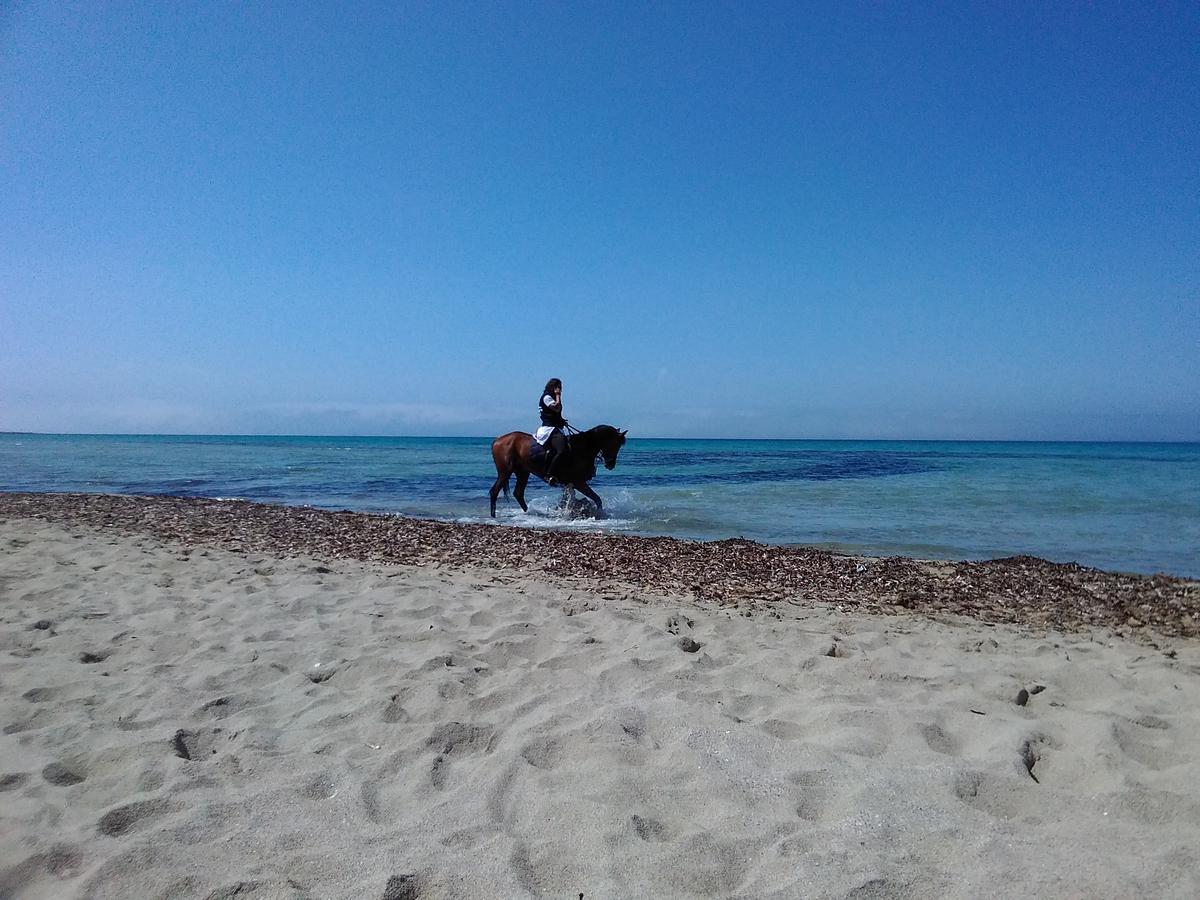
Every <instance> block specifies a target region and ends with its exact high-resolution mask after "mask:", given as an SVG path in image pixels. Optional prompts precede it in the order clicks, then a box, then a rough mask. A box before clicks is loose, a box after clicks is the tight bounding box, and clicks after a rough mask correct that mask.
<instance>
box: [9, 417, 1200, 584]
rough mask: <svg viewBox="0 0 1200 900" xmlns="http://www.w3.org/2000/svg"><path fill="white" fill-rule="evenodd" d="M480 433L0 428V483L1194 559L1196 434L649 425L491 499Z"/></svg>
mask: <svg viewBox="0 0 1200 900" xmlns="http://www.w3.org/2000/svg"><path fill="white" fill-rule="evenodd" d="M490 445H491V439H490V438H487V437H481V438H459V437H455V438H428V437H300V436H286V437H261V436H256V437H244V436H241V437H240V436H213V435H205V436H199V435H42V434H11V433H10V434H0V490H5V491H87V492H99V493H115V494H169V495H174V496H180V497H220V498H242V499H246V500H255V501H260V502H264V503H281V504H289V505H306V506H313V507H319V508H323V509H350V510H357V511H363V512H373V513H385V514H397V515H405V516H419V517H423V518H432V519H441V520H445V521H452V522H480V523H490V522H495V523H496V524H498V525H502V526H503V525H521V526H526V527H533V528H557V529H570V530H575V531H597V532H619V533H625V534H643V535H671V536H674V537H679V538H687V539H697V540H720V539H724V538H733V537H741V538H747V539H750V540H754V541H761V542H764V543H769V544H786V545H805V546H813V547H823V548H828V549H832V550H837V551H844V552H849V553H855V554H866V555H873V556H879V555H904V556H916V557H921V558H928V559H989V558H995V557H1002V556H1012V555H1016V554H1030V555H1033V556H1040V557H1043V558H1046V559H1051V560H1055V561H1058V562H1078V563H1081V564H1083V565H1088V566H1096V567H1100V568H1104V569H1111V570H1117V571H1126V572H1141V573H1155V572H1166V573H1170V574H1174V575H1181V576H1185V577H1190V578H1200V444H1146V443H1128V444H1118V443H1023V442H1022V443H996V442H978V443H977V442H958V441H911V442H908V441H903V442H902V441H767V440H648V439H638V438H636V437H631V438H630V439H629V442H628V444H627V445H626V446H625V447H624V448H623V449H622V450H621V454H620V458H619V460H618V463H617V467H616V468H615V469H614V470H612V471H608V470H605V469H604V468H603V467H601V468H600V469H599V472H598V474H597V476H596V478H595V479H594V480H593V482H592V486H593V487H594V488H595V489H596V491H597V492H598V493H599V494H600V495H601V497H602V498H603V499H604V504H605V511H606V513H607V515H606V517H604V518H595V517H592V516H589V515H579V514H578V511H577V510H575V509H574V508H573V507H569V508H568V509H565V510H564V509H561V508H560V506H561V500H562V494H561V491H559V490H556V489H553V488H550V487H548V486H546V485H544V484H542V483H541V482H540V481H537V480H536V479H535V480H534V481H531V483H530V486H529V489H528V492H527V494H526V499H527V500H528V501H529V507H530V508H529V512H527V513H525V512H522V511H521V509H520V508H519V506H518V505H517V503H516V501H515V500H513V499H511V498H504V497H503V496H502V497H501V499H500V504H499V508H498V510H497V518H496V519H494V520H493V519H491V518H490V516H489V515H488V489H489V488H490V487H491V484H492V482H493V480H494V479H495V469H494V468H493V464H492V459H491V452H490Z"/></svg>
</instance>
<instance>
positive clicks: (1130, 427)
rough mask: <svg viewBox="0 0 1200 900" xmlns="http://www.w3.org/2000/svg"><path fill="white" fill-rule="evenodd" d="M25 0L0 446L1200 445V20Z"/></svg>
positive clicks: (6, 38) (2, 198)
mask: <svg viewBox="0 0 1200 900" xmlns="http://www.w3.org/2000/svg"><path fill="white" fill-rule="evenodd" d="M252 6H254V7H255V8H253V9H247V8H243V6H242V5H240V4H217V3H214V4H178V5H176V4H159V3H154V4H151V3H147V4H122V3H106V4H79V5H71V6H68V5H66V4H59V3H21V2H17V3H14V4H7V5H5V7H4V9H3V11H0V428H2V429H10V430H50V431H150V432H154V431H170V432H217V433H226V432H237V433H354V434H473V435H483V434H494V433H497V432H500V431H507V430H510V429H512V428H530V427H532V426H533V425H534V424H536V423H535V421H534V412H535V409H534V407H535V403H536V397H537V393H538V389H539V388H540V387H541V385H542V383H543V382H544V381H545V380H546V379H547V378H548V377H550V376H551V375H556V376H558V377H561V378H562V379H563V380H564V381H565V382H566V392H565V398H564V399H565V401H566V407H567V412H568V416H569V417H570V418H571V419H572V421H573V422H574V423H576V424H580V425H589V424H592V423H594V422H597V421H607V422H612V423H615V424H618V425H620V426H622V427H628V428H629V429H630V430H631V432H632V433H633V434H634V435H638V436H712V437H732V436H750V437H813V438H822V437H881V438H890V437H900V438H998V439H1004V438H1012V439H1135V440H1136V439H1145V440H1200V364H1198V357H1200V53H1197V51H1196V47H1197V46H1198V42H1200V6H1198V5H1196V4H1194V3H1191V4H1170V3H1162V4H1115V3H1100V4H1094V5H1084V4H1041V3H1038V4H1019V3H1018V4H966V3H947V4H918V5H915V6H914V5H913V4H869V5H866V4H864V5H859V4H848V3H835V4H828V5H823V4H815V5H807V4H796V3H785V4H778V5H770V4H732V3H731V4H693V3H678V4H627V5H626V4H586V5H585V4H578V5H577V4H565V3H553V4H533V3H517V4H492V3H472V4H452V3H429V4H379V5H364V6H358V5H354V4H350V5H349V6H348V7H343V6H341V5H337V4H313V5H311V6H307V7H306V6H304V5H302V4H295V3H287V4H278V5H271V4H261V5H260V4H254V5H252Z"/></svg>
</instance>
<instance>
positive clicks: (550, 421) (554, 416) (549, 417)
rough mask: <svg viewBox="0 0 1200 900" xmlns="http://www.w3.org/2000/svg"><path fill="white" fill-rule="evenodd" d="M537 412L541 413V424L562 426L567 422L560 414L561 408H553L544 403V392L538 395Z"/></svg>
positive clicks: (553, 426)
mask: <svg viewBox="0 0 1200 900" xmlns="http://www.w3.org/2000/svg"><path fill="white" fill-rule="evenodd" d="M538 412H539V413H541V416H542V424H543V425H549V426H550V427H552V428H562V427H563V426H564V425H566V424H567V420H566V419H564V418H563V416H562V411H561V409H555V408H554V407H553V406H547V405H546V395H545V394H542V395H541V396H540V397H538Z"/></svg>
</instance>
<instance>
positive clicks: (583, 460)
mask: <svg viewBox="0 0 1200 900" xmlns="http://www.w3.org/2000/svg"><path fill="white" fill-rule="evenodd" d="M623 446H625V432H624V431H618V430H617V429H616V428H613V427H612V426H611V425H597V426H596V427H595V428H589V429H588V430H587V431H581V432H579V433H578V434H574V435H572V436H571V449H570V452H569V453H568V456H567V459H566V461H565V462H564V463H563V464H562V468H561V472H560V478H559V480H560V481H561V483H562V484H563V485H564V486H567V487H573V488H575V490H577V491H579V492H580V493H581V494H583V495H584V496H585V497H587V498H588V499H589V500H591V501H592V502H593V503H595V504H596V512H597V514H602V513H603V511H604V503H603V502H602V501H601V500H600V497H599V496H598V495H597V494H596V492H595V491H593V490H592V489H591V488H590V487H589V486H588V482H589V481H590V480H591V479H592V478H594V477H595V476H596V458H597V457H598V456H599V457H603V458H604V468H606V469H611V468H612V467H613V466H615V465H616V464H617V454H618V453H619V452H620V451H621V448H622V447H623ZM533 449H534V440H533V435H531V434H529V433H528V432H525V431H510V432H509V433H508V434H502V435H500V437H498V438H496V439H495V440H494V441H492V459H493V460H495V462H496V483H495V484H493V485H492V490H491V495H490V496H491V498H492V515H493V516H495V515H496V498H497V497H498V496H500V491H501V490H502V489H503V491H504V493H505V494H507V493H508V479H509V477H510V476H511V475H512V474H513V473H516V476H517V486H516V489H515V490H513V496H514V497H516V498H517V502H518V503H520V504H521V509H523V510H525V511H526V512H528V511H529V507H528V506H526V505H525V485H527V484H528V483H529V476H530V475H536V476H537V477H538V478H540V479H542V481H546V480H547V475H546V454H545V453H539V454H538V455H537V456H534V455H533Z"/></svg>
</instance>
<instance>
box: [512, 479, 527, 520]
mask: <svg viewBox="0 0 1200 900" xmlns="http://www.w3.org/2000/svg"><path fill="white" fill-rule="evenodd" d="M527 484H529V473H528V472H518V473H517V486H516V487H515V488H513V496H514V497H516V498H517V502H518V503H520V504H521V509H522V510H524V511H525V512H529V507H528V506H526V505H525V485H527Z"/></svg>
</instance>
